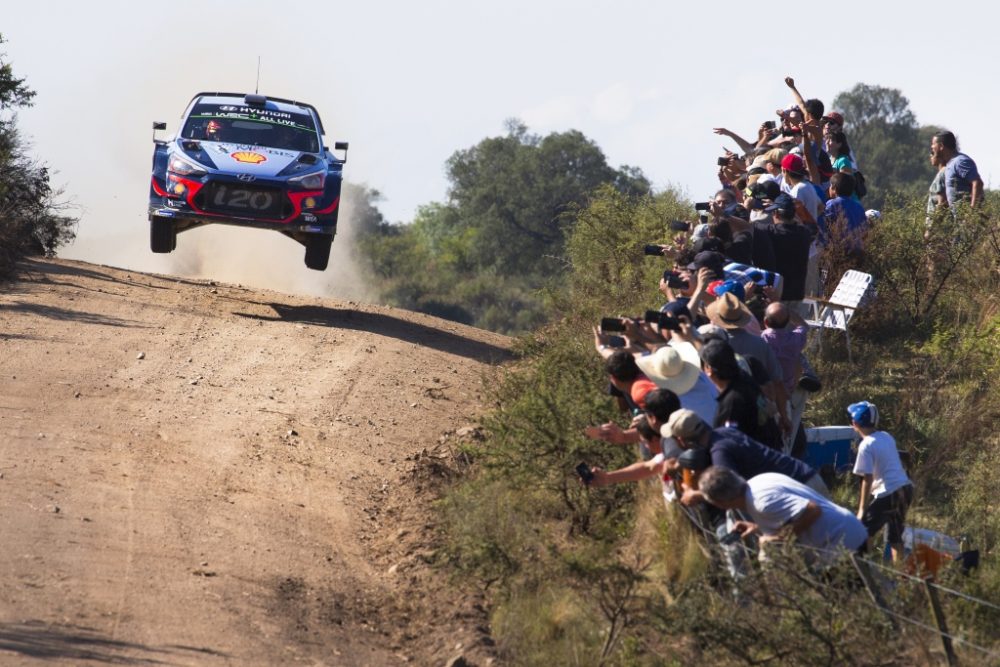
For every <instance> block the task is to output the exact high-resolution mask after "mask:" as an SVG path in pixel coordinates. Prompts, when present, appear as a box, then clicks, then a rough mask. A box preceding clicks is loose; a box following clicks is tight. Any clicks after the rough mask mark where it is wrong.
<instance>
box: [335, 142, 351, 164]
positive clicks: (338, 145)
mask: <svg viewBox="0 0 1000 667" xmlns="http://www.w3.org/2000/svg"><path fill="white" fill-rule="evenodd" d="M347 146H348V143H347V142H346V141H337V142H335V143H334V144H333V150H335V151H344V159H343V160H341V162H344V163H346V162H347Z"/></svg>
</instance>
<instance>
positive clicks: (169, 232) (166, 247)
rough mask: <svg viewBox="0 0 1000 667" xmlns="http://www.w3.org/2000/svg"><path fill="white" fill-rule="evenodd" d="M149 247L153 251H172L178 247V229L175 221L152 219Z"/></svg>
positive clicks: (150, 222)
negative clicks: (175, 226)
mask: <svg viewBox="0 0 1000 667" xmlns="http://www.w3.org/2000/svg"><path fill="white" fill-rule="evenodd" d="M149 247H150V249H151V250H152V251H153V252H170V251H172V250H173V249H174V248H176V247H177V230H176V229H175V228H174V223H173V221H171V220H160V219H158V218H151V219H150V221H149Z"/></svg>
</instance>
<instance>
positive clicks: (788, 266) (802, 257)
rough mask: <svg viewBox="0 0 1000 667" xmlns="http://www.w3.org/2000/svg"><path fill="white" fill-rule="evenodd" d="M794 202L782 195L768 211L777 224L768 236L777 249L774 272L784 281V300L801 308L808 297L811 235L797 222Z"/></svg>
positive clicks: (782, 298)
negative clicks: (804, 299) (801, 303)
mask: <svg viewBox="0 0 1000 667" xmlns="http://www.w3.org/2000/svg"><path fill="white" fill-rule="evenodd" d="M795 209H796V207H795V200H793V199H792V198H791V197H790V196H789V195H787V194H782V195H780V196H779V197H778V198H777V199H776V200H774V203H773V204H771V205H770V206H768V207H767V208H766V209H765V210H766V211H768V212H773V213H774V218H775V220H774V221H775V224H774V225H772V226H771V228H770V230H769V234H770V237H771V244H772V245H773V246H774V257H775V260H776V264H777V266H776V267H775V270H776V271H777V272H778V273H780V274H781V275H782V277H783V278H784V287H783V288H782V290H781V300H782V301H784V302H785V303H790V304H791V305H793V306H794V307H795V308H799V302H801V301H802V299H803V298H805V296H806V281H807V278H808V277H809V249H810V246H811V245H812V238H813V235H812V233H811V232H810V231H809V230H808V229H807V228H806V227H804V226H803V225H801V224H799V223H797V222H796V220H795Z"/></svg>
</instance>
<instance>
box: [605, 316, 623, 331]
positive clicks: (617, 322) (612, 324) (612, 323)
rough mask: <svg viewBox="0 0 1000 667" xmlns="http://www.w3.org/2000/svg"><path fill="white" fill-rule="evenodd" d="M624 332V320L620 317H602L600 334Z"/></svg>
mask: <svg viewBox="0 0 1000 667" xmlns="http://www.w3.org/2000/svg"><path fill="white" fill-rule="evenodd" d="M608 331H625V320H623V319H622V318H620V317H602V318H601V332H602V333H606V332H608Z"/></svg>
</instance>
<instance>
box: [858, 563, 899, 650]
mask: <svg viewBox="0 0 1000 667" xmlns="http://www.w3.org/2000/svg"><path fill="white" fill-rule="evenodd" d="M851 562H852V563H854V569H855V570H857V571H858V575H859V576H860V577H861V581H862V582H863V583H864V585H865V589H866V590H867V591H868V595H870V596H871V598H872V600H873V601H874V602H875V605H876V606H877V607H878V608H879V609H881V610H882V611H883V612H884V613H885V617H886V618H887V619H888V620H889V625H891V626H892V629H893V630H894V631H896V632H899V623H898V622H897V621H896V619H895V618H894V617H893V615H892V614H891V613H889V605H887V604H886V603H885V599H884V598H883V597H882V589H881V588H879V586H878V582H877V581H875V577H873V576H872V572H871V570H869V569H868V563H866V562H865V560H864V559H863V558H861V557H860V556H858V555H857V554H851Z"/></svg>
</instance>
